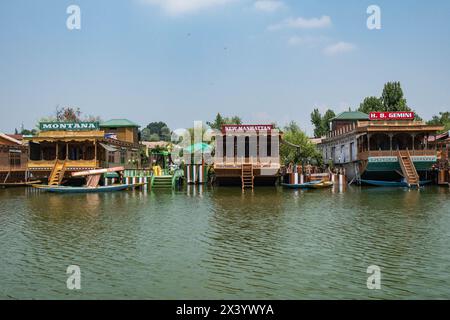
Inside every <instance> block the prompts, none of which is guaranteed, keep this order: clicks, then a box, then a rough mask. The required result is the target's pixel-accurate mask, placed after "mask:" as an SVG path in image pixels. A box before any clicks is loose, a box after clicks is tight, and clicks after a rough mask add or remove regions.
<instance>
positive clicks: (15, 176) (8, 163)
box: [0, 132, 28, 187]
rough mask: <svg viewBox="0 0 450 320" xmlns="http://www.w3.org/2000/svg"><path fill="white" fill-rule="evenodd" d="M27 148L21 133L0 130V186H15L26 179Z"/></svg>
mask: <svg viewBox="0 0 450 320" xmlns="http://www.w3.org/2000/svg"><path fill="white" fill-rule="evenodd" d="M27 160H28V148H27V146H26V145H25V144H24V143H23V141H22V136H21V135H8V134H4V133H1V132H0V186H3V187H6V186H15V185H20V184H24V183H26V182H27V181H28V172H27Z"/></svg>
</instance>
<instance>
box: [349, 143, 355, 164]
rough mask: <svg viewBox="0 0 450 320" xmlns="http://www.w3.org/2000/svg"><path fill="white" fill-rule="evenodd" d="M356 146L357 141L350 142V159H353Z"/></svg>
mask: <svg viewBox="0 0 450 320" xmlns="http://www.w3.org/2000/svg"><path fill="white" fill-rule="evenodd" d="M354 148H355V143H354V142H351V143H350V161H353V157H354V156H353V149H354Z"/></svg>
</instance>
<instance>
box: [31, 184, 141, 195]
mask: <svg viewBox="0 0 450 320" xmlns="http://www.w3.org/2000/svg"><path fill="white" fill-rule="evenodd" d="M33 187H35V188H38V189H40V190H42V191H46V192H53V193H97V192H114V191H121V190H125V189H128V188H131V187H133V185H131V184H118V185H111V186H98V187H67V186H39V185H34V186H33Z"/></svg>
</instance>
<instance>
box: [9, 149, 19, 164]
mask: <svg viewBox="0 0 450 320" xmlns="http://www.w3.org/2000/svg"><path fill="white" fill-rule="evenodd" d="M20 155H21V153H19V152H10V153H9V165H10V166H11V167H20Z"/></svg>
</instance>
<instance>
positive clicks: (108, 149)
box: [100, 142, 117, 152]
mask: <svg viewBox="0 0 450 320" xmlns="http://www.w3.org/2000/svg"><path fill="white" fill-rule="evenodd" d="M100 145H101V146H102V147H103V148H105V150H106V151H110V152H115V151H117V148H115V147H113V146H111V145H108V144H104V143H101V142H100Z"/></svg>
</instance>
